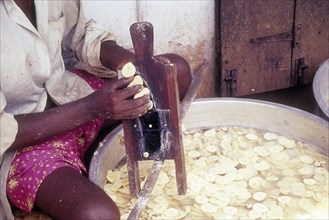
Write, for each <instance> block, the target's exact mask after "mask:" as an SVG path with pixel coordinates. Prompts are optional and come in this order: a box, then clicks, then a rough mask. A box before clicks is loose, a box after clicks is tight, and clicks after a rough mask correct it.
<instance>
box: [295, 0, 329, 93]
mask: <svg viewBox="0 0 329 220" xmlns="http://www.w3.org/2000/svg"><path fill="white" fill-rule="evenodd" d="M294 30H295V41H294V44H293V55H292V56H293V58H292V73H293V78H292V80H291V85H292V86H294V85H302V84H308V83H311V82H312V81H313V77H314V75H315V73H316V70H317V69H318V67H319V65H320V64H321V63H322V62H323V61H324V60H326V59H328V58H329V1H328V0H296V12H295V28H294Z"/></svg>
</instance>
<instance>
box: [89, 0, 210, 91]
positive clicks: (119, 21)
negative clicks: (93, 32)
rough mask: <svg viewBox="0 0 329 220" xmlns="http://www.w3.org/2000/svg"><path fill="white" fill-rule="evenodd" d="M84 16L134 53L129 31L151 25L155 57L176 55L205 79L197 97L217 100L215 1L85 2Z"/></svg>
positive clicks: (97, 0)
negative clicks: (141, 23) (138, 25)
mask: <svg viewBox="0 0 329 220" xmlns="http://www.w3.org/2000/svg"><path fill="white" fill-rule="evenodd" d="M83 4H84V10H85V15H86V17H87V18H92V19H94V20H96V21H97V22H98V23H100V24H101V25H103V26H104V27H105V28H106V29H108V30H110V31H111V32H113V33H115V34H116V36H117V42H118V44H119V45H121V46H123V47H125V48H127V49H129V50H133V48H132V43H131V39H130V34H129V27H130V25H131V24H132V23H134V22H137V21H148V22H151V23H152V24H153V27H154V53H155V55H158V54H161V53H169V52H170V53H177V54H179V55H181V56H182V57H184V58H185V59H186V60H187V61H188V62H189V64H190V66H191V68H192V72H193V74H194V75H195V74H199V73H200V71H199V72H198V71H197V70H198V69H200V67H202V68H201V69H202V71H206V72H205V74H206V77H205V79H204V81H203V84H202V86H201V88H200V90H199V93H198V97H212V96H215V56H214V54H215V33H214V32H215V30H214V29H215V24H214V18H215V12H214V11H215V8H214V7H215V5H214V4H215V2H214V1H212V0H181V1H178V0H172V1H171V0H154V1H151V0H139V1H133V0H130V1H124V0H103V1H102V0H83Z"/></svg>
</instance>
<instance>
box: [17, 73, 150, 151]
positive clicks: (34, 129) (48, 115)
mask: <svg viewBox="0 0 329 220" xmlns="http://www.w3.org/2000/svg"><path fill="white" fill-rule="evenodd" d="M132 79H133V78H125V79H119V80H116V79H111V80H106V81H105V85H104V86H103V87H102V88H101V89H99V90H97V91H96V92H94V93H92V94H91V95H89V96H87V97H85V98H82V99H80V100H77V101H75V102H71V103H68V104H64V105H61V106H57V107H54V108H52V109H49V110H46V111H44V112H40V113H32V114H24V115H16V116H15V119H16V120H17V122H18V132H17V135H16V139H15V141H14V143H13V144H12V145H11V149H17V148H20V147H26V146H29V145H32V144H37V143H38V142H40V141H42V140H44V139H46V138H49V137H52V136H54V135H58V134H60V133H63V132H66V131H69V130H71V129H73V128H75V127H77V126H79V125H81V124H84V123H86V122H89V121H91V120H93V119H98V118H101V119H112V120H122V119H131V118H136V117H138V116H139V115H142V114H144V113H146V112H147V109H148V108H149V105H150V104H149V97H147V96H144V97H141V98H138V99H130V97H132V96H134V95H135V94H136V93H138V92H139V91H140V90H141V88H142V87H141V86H140V85H137V86H133V87H126V86H127V85H128V84H129V83H130V82H131V81H132Z"/></svg>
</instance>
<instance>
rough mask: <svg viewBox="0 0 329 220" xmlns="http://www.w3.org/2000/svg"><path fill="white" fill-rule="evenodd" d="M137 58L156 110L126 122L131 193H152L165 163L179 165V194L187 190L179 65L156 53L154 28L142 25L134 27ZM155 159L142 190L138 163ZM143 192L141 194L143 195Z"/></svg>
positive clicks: (177, 175) (126, 146)
mask: <svg viewBox="0 0 329 220" xmlns="http://www.w3.org/2000/svg"><path fill="white" fill-rule="evenodd" d="M130 34H131V38H132V42H133V46H134V50H135V56H136V59H137V72H138V73H139V74H140V75H141V76H142V78H143V79H144V81H145V84H146V85H147V87H148V88H149V89H150V91H151V98H152V101H153V108H152V109H151V110H150V111H149V112H148V113H146V114H145V115H143V116H141V117H139V118H136V119H132V120H124V122H123V130H124V138H125V148H126V154H127V166H128V175H129V187H130V194H131V195H132V196H136V197H137V196H143V195H144V196H145V195H146V194H149V193H151V191H152V189H153V187H154V184H155V182H156V180H157V178H158V175H159V172H160V170H161V167H162V165H163V162H164V160H167V159H170V160H174V162H175V169H176V182H177V191H178V194H185V192H186V189H187V183H186V172H185V163H184V151H183V145H182V135H181V127H180V112H179V98H178V97H179V95H178V85H177V71H176V66H175V65H174V64H172V63H170V61H169V60H168V59H167V58H165V57H161V56H160V57H159V56H158V57H155V56H154V54H153V26H152V24H151V23H148V22H138V23H135V24H133V25H132V26H131V27H130ZM141 160H154V161H155V163H154V165H153V167H152V168H151V170H150V173H149V177H148V181H147V182H146V183H145V186H144V188H143V189H145V190H146V188H148V189H147V190H146V192H145V190H144V191H142V193H141V188H140V179H139V170H138V162H139V161H141ZM140 193H141V194H140Z"/></svg>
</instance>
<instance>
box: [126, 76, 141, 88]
mask: <svg viewBox="0 0 329 220" xmlns="http://www.w3.org/2000/svg"><path fill="white" fill-rule="evenodd" d="M143 84H144V80H143V78H142V77H141V76H140V75H137V76H134V80H133V81H132V82H131V83H129V85H128V87H131V86H134V85H143Z"/></svg>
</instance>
